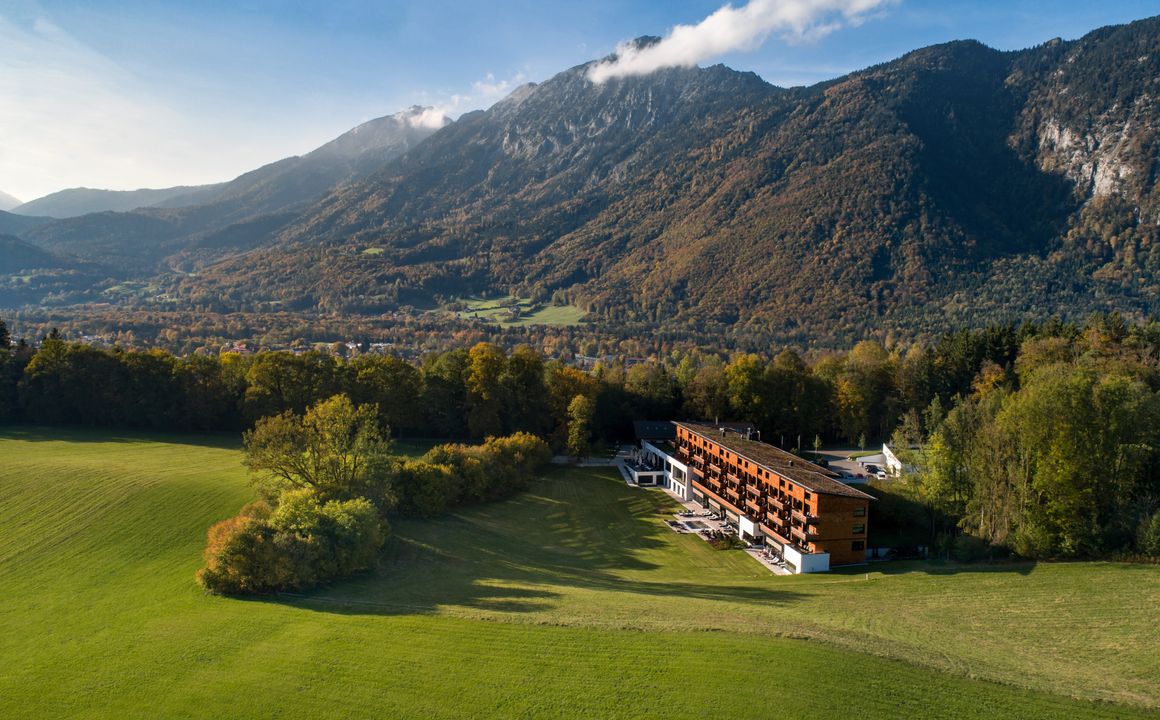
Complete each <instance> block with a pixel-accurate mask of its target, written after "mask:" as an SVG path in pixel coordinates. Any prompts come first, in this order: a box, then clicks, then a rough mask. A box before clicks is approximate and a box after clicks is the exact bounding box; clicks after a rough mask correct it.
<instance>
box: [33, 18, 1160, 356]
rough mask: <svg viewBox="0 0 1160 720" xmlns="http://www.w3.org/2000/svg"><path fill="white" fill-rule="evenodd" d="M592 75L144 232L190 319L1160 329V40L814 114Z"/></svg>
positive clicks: (675, 76) (1002, 65) (903, 69)
mask: <svg viewBox="0 0 1160 720" xmlns="http://www.w3.org/2000/svg"><path fill="white" fill-rule="evenodd" d="M593 62H598V61H592V62H590V63H585V64H582V65H578V66H576V67H573V68H570V69H568V70H564V71H562V72H561V73H558V74H557V75H556V76H554V77H552V78H550V79H548V80H546V81H544V82H542V83H538V84H534V85H533V84H528V85H525V86H521V87H520V88H517V89H516V90H515V91H514V92H513V93H512V94H511V95H509V97H508V98H505V99H504V100H501V101H500V102H498V103H496V104H495V105H493V106H492V107H491V108H488V109H487V110H483V111H476V112H472V113H467V114H465V115H463V116H461V117H460V118H459V120H457V121H456V122H455V123H453V124H451V125H448V126H446V127H442V128H439V129H437V130H435V131H433V132H432V133H431V134H430V135H429V136H428V137H426V138H424V139H423V140H422V141H420V142H418V143H415V144H413V145H411V146H409V147H407V148H406V149H405V150H404V151H403V152H400V153H398V154H396V155H394V156H393V157H391V158H386V159H384V158H376V159H375V160H374V162H372V163H370V164H368V165H367V166H365V167H364V168H363V169H362V170H361V174H360V175H359V176H358V177H354V178H352V179H350V180H347V181H343V182H339V183H337V184H335V185H334V186H333V187H332V189H330V190H329V191H328V192H326V193H324V194H322V195H320V196H315V199H311V200H304V199H301V200H299V201H298V202H296V203H285V202H270V203H268V204H262V202H254V201H253V200H251V199H248V197H246V196H244V194H243V196H244V197H243V198H242V199H241V200H239V201H237V203H236V205H235V206H231V207H232V210H231V212H234V213H235V215H233V216H228V215H223V211H220V210H213V212H214V213H217V214H216V215H214V217H218V218H220V217H226V216H228V217H229V219H230V221H231V222H232V223H234V224H232V225H228V228H227V227H226V226H222V225H220V224H219V225H218V226H216V227H215V226H213V225H212V223H208V222H204V221H203V220H201V219H199V218H198V216H197V213H198V212H209V211H207V210H198V209H197V208H195V209H192V210H190V209H185V210H166V209H159V208H153V209H150V210H148V211H146V212H144V213H143V215H145V216H149V217H154V218H156V219H158V220H162V221H164V222H166V223H170V224H172V225H174V226H176V227H179V228H180V232H179V235H178V237H177V240H175V241H174V242H175V243H176V244H175V245H174V246H172V247H171V246H169V245H166V244H165V241H164V239H162V240H163V241H162V242H161V243H160V245H159V246H158V247H160V248H161V249H160V250H159V251H158V252H159V253H161V254H160V255H159V256H158V257H154V258H152V261H153V262H156V263H161V262H164V263H168V264H169V265H170V266H175V267H180V268H182V269H183V270H186V271H188V272H187V273H183V274H175V275H163V276H161V277H159V278H158V282H160V283H161V284H163V285H164V286H165V288H166V291H167V293H166V296H167V298H169V300H168V301H169V302H177V303H185V304H187V305H190V306H196V307H206V308H212V309H214V310H217V311H222V312H236V311H243V312H244V311H261V310H263V309H265V308H270V307H278V308H283V309H294V310H308V311H311V312H321V313H342V314H354V315H359V314H370V315H374V314H377V313H383V312H387V311H394V310H397V309H398V308H399V307H400V306H402V305H404V304H410V303H414V302H415V301H416V299H420V300H421V301H422V303H424V304H438V303H444V302H447V301H449V300H451V299H453V298H456V297H463V296H465V295H468V294H474V293H489V294H493V293H512V294H518V295H521V296H524V297H530V298H532V299H534V300H536V301H537V302H561V303H564V302H567V303H574V304H577V305H579V306H580V307H582V308H583V309H584V310H586V311H588V313H589V317H590V319H591V320H592V321H593V322H595V323H597V324H598V325H599V324H604V325H607V326H623V325H624V324H625V323H633V324H636V325H639V326H641V327H652V328H654V329H657V330H661V331H663V332H666V333H669V334H671V335H673V336H674V337H676V336H680V335H682V334H688V333H691V332H693V331H695V332H697V333H699V334H702V335H703V334H704V333H706V332H719V333H721V334H722V337H730V336H733V337H740V336H742V335H744V336H746V337H749V338H757V340H756V341H757V342H765V341H768V339H773V338H776V339H779V340H782V341H785V340H787V339H791V340H803V341H806V340H810V339H817V338H821V339H822V340H823V341H825V340H826V339H827V338H828V339H833V340H837V341H844V340H845V339H847V338H849V337H854V336H860V335H864V334H865V333H866V332H867V331H892V332H904V333H908V334H915V333H923V332H932V331H937V330H938V329H939V328H942V327H946V326H947V325H949V324H956V325H974V324H981V323H986V322H993V321H996V320H1001V319H1007V318H1011V317H1027V318H1044V317H1049V316H1051V315H1057V314H1062V315H1069V314H1076V313H1081V314H1086V313H1088V312H1092V311H1094V310H1121V311H1124V312H1129V313H1132V314H1148V313H1155V312H1160V300H1158V298H1160V236H1158V234H1157V233H1158V230H1157V228H1158V227H1160V191H1158V190H1157V187H1156V182H1155V180H1156V177H1157V175H1158V170H1160V153H1158V152H1157V148H1158V147H1160V136H1158V134H1157V123H1156V119H1157V117H1158V116H1160V111H1158V108H1157V98H1158V97H1160V79H1158V78H1160V19H1158V18H1149V19H1146V20H1142V21H1137V22H1135V23H1131V24H1129V25H1123V26H1115V27H1110V28H1101V29H1099V30H1096V31H1093V32H1091V33H1089V34H1087V35H1085V36H1084V37H1083V38H1080V39H1078V40H1074V41H1066V42H1064V41H1058V40H1055V41H1048V42H1046V43H1043V44H1041V45H1039V46H1036V47H1034V48H1029V49H1026V50H1019V51H1009V52H1004V51H998V50H994V49H992V48H988V47H986V46H985V45H983V44H981V43H978V42H977V41H955V42H951V43H945V44H942V45H936V46H931V47H928V48H920V49H917V50H915V51H912V52H910V53H907V54H905V55H903V56H902V57H900V58H898V59H896V60H893V61H890V62H886V63H881V64H879V65H875V66H873V67H871V68H867V69H865V70H860V71H857V72H854V73H850V74H848V75H846V76H843V77H841V78H835V79H833V80H829V81H826V82H823V83H819V84H817V85H813V86H810V87H796V88H778V87H775V86H773V85H771V84H769V83H766V82H765V81H764V80H762V79H761V78H759V77H757V76H756V75H754V74H753V73H743V72H738V71H735V70H731V69H729V68H726V67H725V66H723V65H714V66H710V67H706V68H669V69H664V70H660V71H657V72H655V73H653V74H650V75H647V76H634V77H626V78H616V79H611V80H608V81H606V82H604V83H601V84H600V85H594V84H592V83H591V82H590V81H588V80H587V78H586V70H587V68H589V67H590V66H591V65H592V63H593ZM283 162H285V161H283ZM279 172H283V176H285V177H293V178H294V181H295V182H299V183H308V182H309V179H308V178H306V179H303V178H300V177H298V176H297V174H296V171H295V170H294V168H293V167H289V166H287V168H284V169H283V170H280V171H279ZM243 177H244V176H243ZM299 197H305V196H304V195H303V196H299ZM257 199H259V200H261V199H262V198H261V196H260V195H259V196H258V198H257ZM275 200H277V198H275ZM206 207H210V206H206ZM133 222H134V223H136V222H137V221H133ZM227 230H228V231H227ZM38 232H44V233H48V234H51V232H49V231H38ZM53 232H55V231H53ZM39 242H48V240H46V239H44V238H43V236H41V239H40V240H39ZM56 247H57V249H58V250H60V251H66V252H67V251H70V250H69V247H68V246H67V245H59V246H56ZM92 259H99V258H96V257H94V258H92Z"/></svg>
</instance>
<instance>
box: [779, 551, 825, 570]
mask: <svg viewBox="0 0 1160 720" xmlns="http://www.w3.org/2000/svg"><path fill="white" fill-rule="evenodd" d="M781 556H782V557H783V558H785V561H786V563H787V564H792V565H793V567H794V572H795V573H814V572H829V570H830V554H829V553H813V554H810V555H807V554H804V553H802V552H801V551H800V550H798V549H797V548H794V547H793V546H791V545H786V546H785V547H783V548H782V549H781Z"/></svg>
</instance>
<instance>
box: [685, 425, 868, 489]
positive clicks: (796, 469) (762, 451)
mask: <svg viewBox="0 0 1160 720" xmlns="http://www.w3.org/2000/svg"><path fill="white" fill-rule="evenodd" d="M673 424H674V425H679V426H680V427H683V428H685V429H686V430H688V431H689V432H692V433H694V434H696V435H699V436H701V437H703V438H705V439H706V440H708V441H710V442H714V443H717V444H718V445H720V446H721V447H723V448H725V449H727V450H730V451H732V452H735V453H737V454H738V455H740V456H742V457H744V458H745V459H746V460H748V461H750V462H752V463H754V464H756V465H760V466H761V467H763V468H765V469H766V470H768V471H770V472H772V473H774V474H776V475H780V476H781V477H783V478H785V479H787V480H791V481H793V482H795V483H797V484H798V485H801V486H802V487H804V488H806V489H808V490H812V491H813V492H817V493H822V494H823V495H845V496H846V497H856V498H865V499H867V500H873V499H874V496H872V495H867V494H866V493H864V492H862V491H861V490H855V489H854V488H852V487H850V486H849V485H847V484H846V483H844V482H841V481H840V480H838V479H837V478H838V474H837V473H835V472H832V471H830V470H827V469H825V468H824V467H821V466H820V465H815V464H813V463H812V462H810V461H808V460H804V459H802V458H800V457H798V456H797V455H794V454H793V453H790V452H786V451H785V450H782V449H781V448H778V447H774V446H773V445H768V444H766V443H763V442H758V441H757V440H746V439H745V438H743V437H740V436H738V435H736V434H735V433H733V432H725V433H724V434H722V433H721V428H718V427H714V426H712V425H699V424H697V423H687V422H674V423H673ZM790 463H793V464H792V465H791V464H790Z"/></svg>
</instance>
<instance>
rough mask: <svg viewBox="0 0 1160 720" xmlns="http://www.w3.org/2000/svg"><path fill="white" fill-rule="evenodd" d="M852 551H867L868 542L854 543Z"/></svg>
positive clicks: (858, 541) (859, 541)
mask: <svg viewBox="0 0 1160 720" xmlns="http://www.w3.org/2000/svg"><path fill="white" fill-rule="evenodd" d="M850 549H851V550H855V551H857V550H865V549H866V541H865V540H855V541H854V542H852V543H850Z"/></svg>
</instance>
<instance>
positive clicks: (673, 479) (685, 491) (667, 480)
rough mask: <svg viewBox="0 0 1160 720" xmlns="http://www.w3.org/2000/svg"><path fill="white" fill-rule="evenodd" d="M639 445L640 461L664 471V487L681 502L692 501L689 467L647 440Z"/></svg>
mask: <svg viewBox="0 0 1160 720" xmlns="http://www.w3.org/2000/svg"><path fill="white" fill-rule="evenodd" d="M640 445H641V447H640V454H641V459H642V460H644V461H645V462H648V463H652V464H655V465H657V466H659V467H661V468H663V469H664V487H667V488H668V489H669V490H671V491H672V492H673V494H674V495H676V496H677V497H679V498H681V499H682V500H685V501H689V500H692V499H693V484H692V482H690V478H689V466H688V465H685V464H684V463H683V462H681V461H680V460H678V459H677V458H676V457H675V456H673V455H670V454H668V453H667V452H665V451H664V450H662V449H661V448H660V447H658V446H657V445H654V444H653V443H651V442H649V441H648V440H645V441H642V442H641V444H640Z"/></svg>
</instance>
